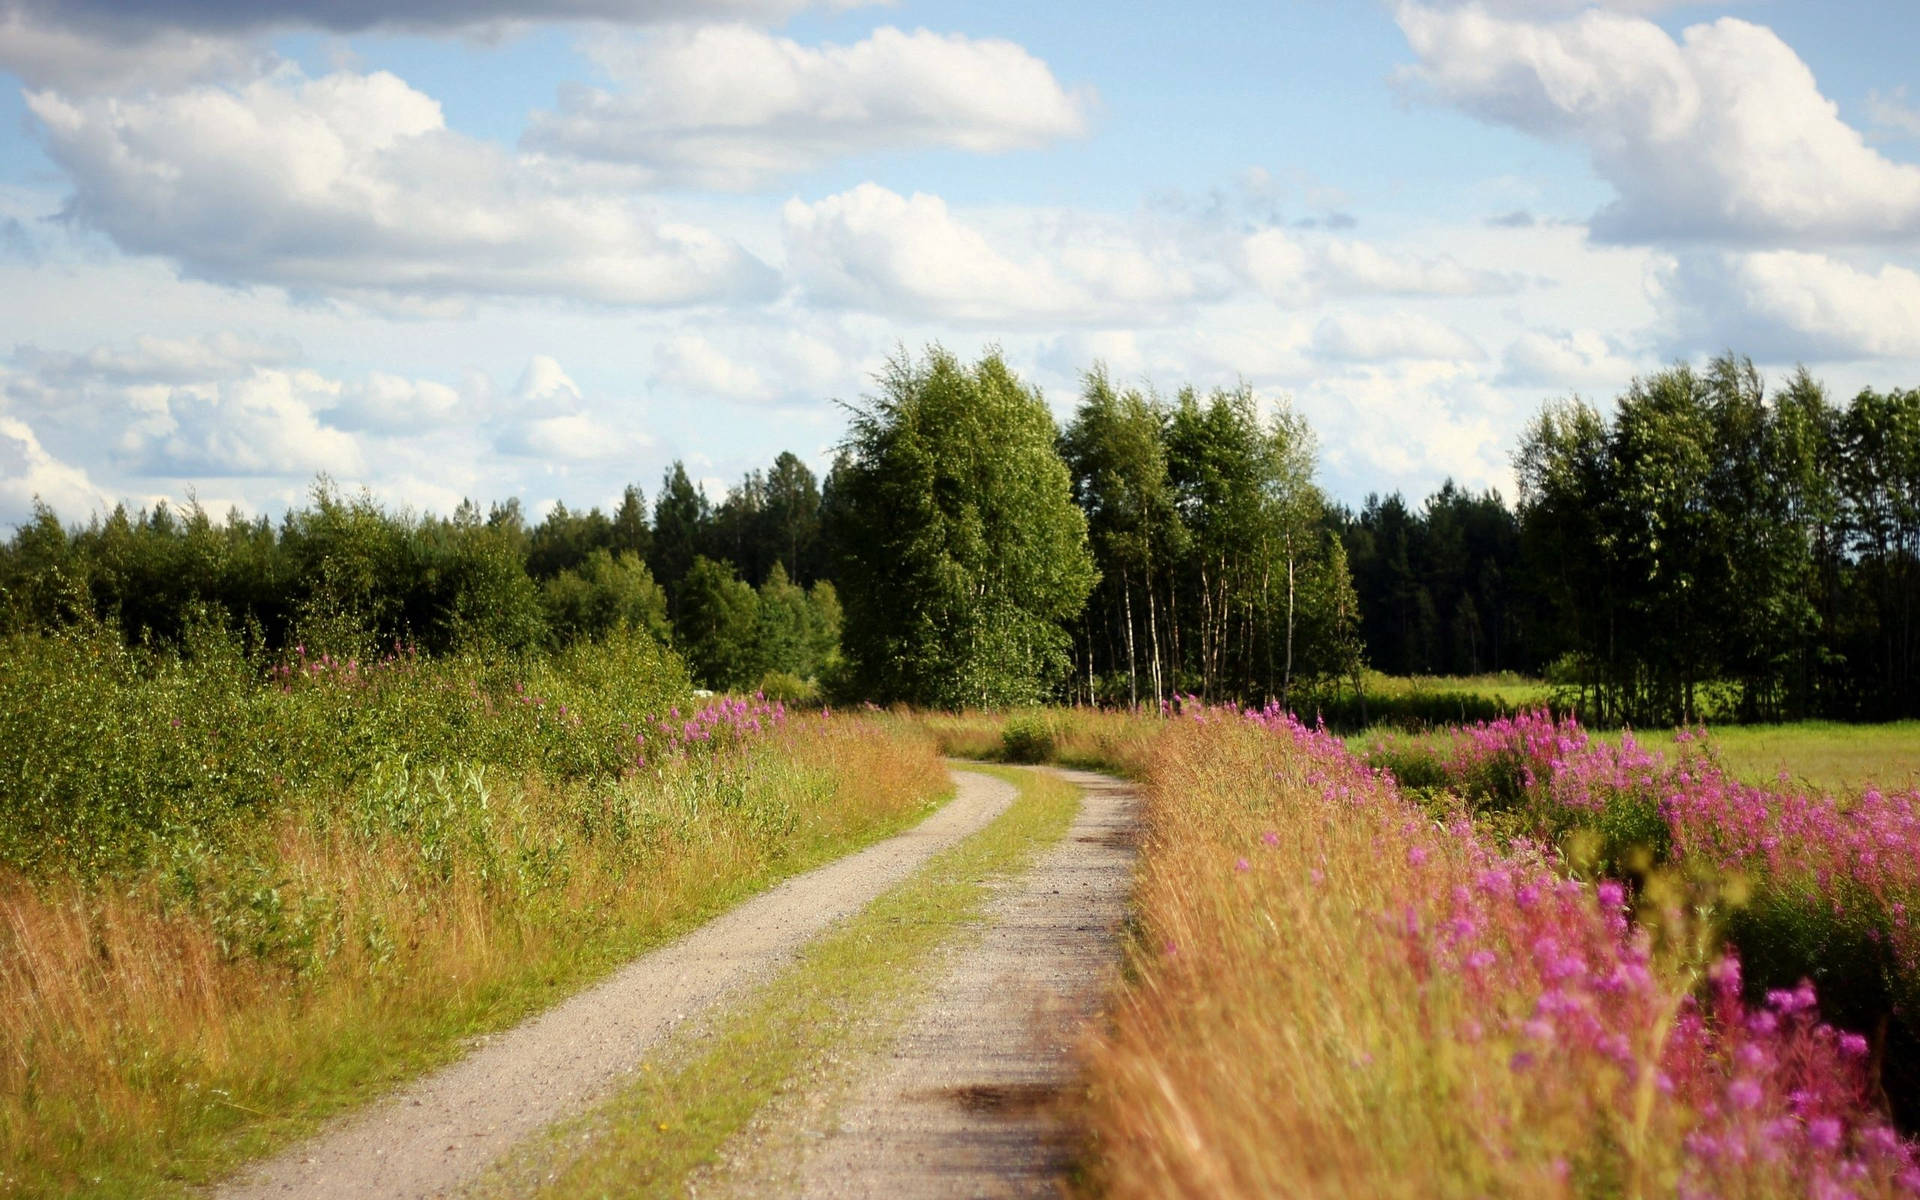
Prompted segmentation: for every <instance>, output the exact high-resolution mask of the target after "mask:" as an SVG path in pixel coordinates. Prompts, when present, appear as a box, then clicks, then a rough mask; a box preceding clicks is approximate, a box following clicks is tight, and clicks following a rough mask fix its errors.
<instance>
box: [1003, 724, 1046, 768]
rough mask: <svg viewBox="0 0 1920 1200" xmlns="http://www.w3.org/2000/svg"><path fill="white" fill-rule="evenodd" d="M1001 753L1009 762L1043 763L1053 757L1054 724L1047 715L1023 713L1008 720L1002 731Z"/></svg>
mask: <svg viewBox="0 0 1920 1200" xmlns="http://www.w3.org/2000/svg"><path fill="white" fill-rule="evenodd" d="M1000 751H1001V755H1002V757H1004V758H1005V759H1006V760H1007V761H1008V762H1016V763H1041V762H1046V761H1048V760H1049V759H1051V758H1052V757H1053V752H1054V730H1053V722H1052V721H1050V720H1049V719H1048V718H1047V716H1046V714H1045V713H1021V714H1018V715H1016V716H1012V717H1009V718H1007V724H1006V727H1005V728H1004V729H1002V730H1001V731H1000Z"/></svg>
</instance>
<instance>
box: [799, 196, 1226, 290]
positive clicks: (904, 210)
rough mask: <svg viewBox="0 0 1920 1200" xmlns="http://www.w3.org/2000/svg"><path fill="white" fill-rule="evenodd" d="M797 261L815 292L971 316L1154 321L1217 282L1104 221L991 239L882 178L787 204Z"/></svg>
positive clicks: (1037, 223) (1070, 221)
mask: <svg viewBox="0 0 1920 1200" xmlns="http://www.w3.org/2000/svg"><path fill="white" fill-rule="evenodd" d="M784 215H785V222H786V243H787V262H788V267H789V270H790V271H791V272H792V274H793V276H794V277H795V278H796V279H797V280H798V281H799V282H800V283H801V284H802V286H803V287H805V288H806V290H807V291H808V293H809V294H810V295H812V296H813V297H814V298H816V299H818V300H820V301H823V302H825V303H828V304H835V305H843V306H846V307H849V308H862V309H867V310H869V311H874V312H882V313H895V314H897V313H903V312H904V313H906V314H909V315H913V316H919V317H933V318H943V319H946V320H951V321H959V322H966V323H983V324H995V323H1025V322H1032V321H1043V322H1051V323H1059V322H1069V323H1074V324H1081V323H1099V322H1107V323H1111V322H1112V321H1113V319H1114V318H1115V317H1116V316H1117V315H1120V314H1125V315H1126V316H1128V317H1129V318H1131V319H1134V320H1141V321H1147V322H1152V321H1154V320H1159V319H1165V316H1166V314H1167V313H1168V312H1170V311H1171V310H1172V309H1174V308H1176V307H1177V306H1179V305H1182V304H1185V303H1188V302H1191V301H1193V300H1196V299H1200V298H1203V297H1204V296H1205V295H1207V294H1208V293H1209V292H1210V291H1211V290H1212V289H1213V288H1214V287H1215V286H1216V285H1215V284H1213V283H1211V282H1210V281H1209V280H1208V279H1206V278H1205V277H1204V275H1205V272H1204V271H1203V270H1196V268H1195V265H1194V264H1193V263H1192V262H1190V261H1188V259H1187V258H1186V256H1185V255H1184V254H1183V252H1181V250H1180V249H1179V248H1178V247H1177V246H1174V245H1172V244H1165V243H1163V244H1153V243H1148V242H1144V241H1142V240H1139V239H1137V238H1134V237H1131V236H1129V235H1128V234H1127V233H1126V232H1125V231H1123V230H1119V229H1114V228H1111V227H1106V226H1103V225H1102V224H1101V222H1100V221H1099V220H1098V219H1097V218H1093V217H1091V216H1084V217H1083V216H1074V217H1069V218H1066V219H1064V220H1057V221H1056V220H1046V219H1035V220H1031V221H1028V222H1026V223H1024V226H1023V227H1022V228H1020V229H1017V230H1015V231H1012V232H1011V233H1007V234H1002V235H1001V236H998V237H996V238H993V239H990V238H989V237H988V236H987V235H986V234H985V233H984V232H982V230H981V229H980V228H978V227H976V226H975V225H972V224H968V223H967V222H965V221H962V220H961V219H959V218H958V217H956V216H954V214H953V213H951V212H950V211H949V210H948V208H947V205H946V202H945V201H943V200H942V199H940V197H938V196H932V195H928V194H926V193H923V192H916V193H914V195H913V196H911V197H905V196H901V195H899V194H898V193H896V192H892V191H889V190H887V189H886V188H883V187H880V186H879V185H877V184H873V183H863V184H861V185H859V186H858V187H856V188H854V189H853V190H851V191H848V192H842V193H840V194H839V195H835V196H829V197H827V198H825V199H823V200H820V201H817V202H815V203H813V204H807V203H804V202H802V201H800V200H791V201H789V202H788V203H787V205H786V209H785V214H784Z"/></svg>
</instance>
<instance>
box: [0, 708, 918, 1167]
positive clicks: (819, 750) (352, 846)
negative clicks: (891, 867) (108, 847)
mask: <svg viewBox="0 0 1920 1200" xmlns="http://www.w3.org/2000/svg"><path fill="white" fill-rule="evenodd" d="M946 788H947V783H946V776H945V772H944V770H943V769H942V767H941V764H940V762H939V761H938V759H937V757H936V756H935V754H934V752H933V747H932V745H931V744H930V743H929V742H928V741H926V740H924V739H921V740H915V739H911V738H903V737H902V736H901V734H900V731H899V730H897V729H893V728H890V727H883V726H882V725H881V724H880V723H879V722H876V721H873V720H871V719H867V718H861V717H838V718H832V719H821V718H818V717H811V718H795V719H794V720H793V721H792V722H790V723H789V724H787V725H786V726H784V727H782V728H780V729H777V730H769V731H767V732H766V733H764V734H757V735H755V736H754V737H752V738H751V739H745V740H743V741H742V742H741V743H740V744H738V745H734V746H731V747H729V748H721V749H717V750H715V751H714V752H713V753H711V754H706V753H702V754H688V755H685V756H682V757H675V758H663V760H662V761H661V762H659V763H656V764H655V765H653V766H651V767H650V768H648V769H647V770H645V771H641V772H636V773H633V774H631V775H629V776H628V777H626V778H623V779H613V778H598V779H584V780H575V781H565V780H553V779H549V778H541V777H529V778H525V779H521V780H516V781H513V782H511V783H499V784H496V783H494V782H493V781H491V780H490V779H489V778H488V777H487V776H486V775H485V774H484V773H481V772H478V771H468V772H463V773H460V774H457V775H452V776H449V775H448V774H446V773H436V772H425V771H412V772H409V771H407V770H405V769H404V768H401V769H397V770H393V771H386V772H383V773H379V774H377V775H376V777H375V778H373V779H371V780H369V781H367V782H365V783H363V784H361V785H359V786H357V787H355V788H352V789H348V790H345V791H341V792H335V793H327V794H318V795H314V796H311V797H309V798H308V799H307V800H306V801H305V802H303V803H300V804H296V805H289V806H288V807H287V809H286V810H285V811H283V812H282V813H280V814H279V815H278V816H276V817H274V818H272V819H270V820H267V821H264V822H262V823H260V824H259V826H258V828H257V829H255V830H253V831H252V833H251V834H250V835H248V834H242V835H236V836H234V837H233V838H231V839H229V840H228V841H226V842H223V843H222V844H220V845H219V846H218V847H217V848H215V847H210V846H207V845H205V844H196V843H193V842H191V841H187V840H185V839H181V840H179V841H176V842H175V843H173V844H171V845H169V846H168V847H166V854H165V856H164V857H162V858H160V859H159V861H157V862H156V863H155V864H154V865H153V866H152V867H150V868H147V869H144V870H142V871H140V872H137V873H132V874H124V873H123V874H121V875H118V876H115V877H113V878H112V879H111V880H110V881H108V882H93V881H86V880H76V879H72V878H67V879H59V878H56V879H53V880H48V881H39V882H34V881H29V880H27V879H24V878H21V877H17V876H16V877H13V878H9V879H6V880H4V881H0V1193H5V1194H19V1195H53V1194H70V1193H73V1192H85V1193H87V1194H91V1195H103V1196H151V1195H166V1194H184V1193H185V1192H187V1190H188V1189H189V1188H190V1187H193V1186H195V1185H200V1184H205V1183H207V1182H210V1181H212V1180H215V1179H217V1178H219V1177H220V1176H221V1175H222V1174H224V1173H225V1172H227V1171H228V1170H230V1169H231V1168H233V1167H234V1166H235V1165H237V1164H239V1163H240V1162H242V1161H244V1160H245V1159H247V1158H250V1157H253V1156H255V1155H258V1154H261V1153H265V1152H268V1151H270V1150H272V1149H274V1148H276V1147H278V1146H280V1145H284V1144H286V1143H287V1142H289V1141H290V1140H292V1139H294V1138H297V1137H299V1136H301V1135H303V1134H305V1133H308V1132H310V1131H311V1130H312V1129H314V1128H315V1127H316V1126H317V1125H318V1123H319V1122H320V1121H321V1120H322V1119H324V1118H325V1117H327V1116H329V1115H331V1114H333V1113H335V1112H338V1111H340V1110H342V1109H344V1108H347V1107H350V1106H352V1105H355V1104H358V1103H361V1102H364V1101H366V1100H368V1099H371V1098H373V1097H375V1096H377V1095H379V1094H381V1093H383V1092H385V1091H386V1090H387V1089H388V1088H390V1087H391V1086H393V1085H394V1084H396V1083H397V1082H400V1081H402V1080H404V1079H405V1078H407V1077H410V1076H412V1075H414V1074H417V1073H418V1072H420V1071H422V1070H424V1069H427V1068H429V1067H432V1066H434V1065H437V1064H439V1063H442V1062H445V1061H447V1060H449V1059H451V1058H452V1057H454V1056H455V1055H456V1054H457V1053H458V1052H459V1049H460V1046H461V1043H462V1041H463V1040H464V1039H466V1038H468V1037H470V1036H472V1035H475V1034H479V1033H484V1032H490V1031H493V1030H498V1029H501V1028H504V1027H507V1026H510V1025H511V1024H513V1023H514V1022H515V1021H517V1020H519V1019H520V1018H521V1017H523V1016H525V1015H526V1014H528V1013H530V1012H532V1011H535V1010H537V1009H540V1008H542V1007H545V1006H547V1005H549V1004H551V1003H553V1002H554V1001H556V1000H558V999H559V998H561V997H563V996H564V995H566V994H568V993H570V992H572V991H574V990H577V989H578V988H579V987H581V986H583V985H585V984H586V983H588V982H591V981H592V980H593V979H595V978H597V977H599V976H601V975H603V974H604V973H605V972H606V971H608V970H610V969H612V968H613V967H615V966H617V965H618V964H619V963H621V962H623V961H625V960H626V959H628V958H630V957H632V956H633V955H634V954H636V953H638V952H640V951H641V950H644V949H645V948H647V947H649V946H652V945H655V944H658V943H660V942H662V941H664V940H667V939H669V938H671V937H673V936H675V935H677V934H678V933H679V932H681V931H683V930H685V929H686V928H689V927H691V926H692V925H694V924H696V923H698V922H699V921H701V920H703V919H705V918H706V917H708V916H710V915H712V914H714V913H716V912H718V911H720V910H722V909H724V908H726V907H728V906H730V905H732V904H733V903H735V902H737V901H738V900H740V899H741V898H743V897H745V896H746V895H748V894H750V893H752V892H756V891H759V890H761V889H763V888H765V887H767V886H770V885H771V884H773V883H774V882H776V881H778V880H779V879H781V878H784V877H786V876H788V875H791V874H794V873H796V872H799V871H802V870H805V869H807V868H809V867H812V866H814V865H817V864H819V863H821V862H825V861H827V860H830V859H832V858H835V857H838V856H840V855H842V854H845V853H847V852H848V851H850V850H852V849H854V848H857V847H858V846H861V845H864V844H867V843H869V842H872V841H874V840H877V839H878V838H881V837H883V836H886V835H888V834H890V833H892V832H895V831H897V830H899V829H902V828H904V827H906V826H907V825H908V824H910V823H912V822H913V821H914V820H916V819H918V818H919V817H921V816H923V815H924V814H925V813H926V812H927V811H929V809H930V807H931V806H932V804H933V802H934V801H935V799H936V798H937V797H938V796H940V795H941V794H943V793H944V792H945V791H946Z"/></svg>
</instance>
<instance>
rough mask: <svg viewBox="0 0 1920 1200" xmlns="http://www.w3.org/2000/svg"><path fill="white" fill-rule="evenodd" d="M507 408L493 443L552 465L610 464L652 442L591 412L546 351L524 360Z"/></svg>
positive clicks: (571, 382)
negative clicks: (504, 418)
mask: <svg viewBox="0 0 1920 1200" xmlns="http://www.w3.org/2000/svg"><path fill="white" fill-rule="evenodd" d="M506 407H507V409H508V411H509V413H510V414H511V415H510V416H508V417H507V419H506V420H505V421H503V422H502V423H501V425H500V426H499V431H498V435H497V436H496V437H495V439H494V447H495V449H497V450H499V451H500V452H501V453H502V454H510V455H514V456H516V457H519V458H538V459H544V460H546V461H547V462H548V463H549V464H552V465H555V466H565V465H569V464H574V463H595V462H610V461H613V460H616V459H620V458H623V457H626V456H628V455H631V454H632V453H633V452H634V451H636V450H638V449H640V448H641V447H643V446H646V445H647V444H649V442H650V441H651V439H650V438H648V437H647V435H646V434H645V433H644V432H643V431H641V430H637V429H633V428H631V427H627V426H624V425H619V424H615V423H613V422H611V421H608V420H606V419H604V418H602V417H600V416H598V415H596V414H595V413H594V412H592V411H591V410H590V408H589V406H588V404H587V400H586V397H585V396H584V395H583V394H582V392H581V390H580V385H579V384H577V383H575V382H574V381H573V377H572V376H570V375H568V374H567V372H566V369H565V368H564V367H562V366H561V365H560V363H559V362H558V361H557V360H555V359H554V358H553V357H551V356H550V355H545V354H536V355H534V356H533V358H532V359H531V360H529V361H528V363H527V367H526V369H525V370H524V371H522V372H521V373H520V380H519V382H518V383H516V384H515V385H514V387H513V392H512V394H511V395H510V396H509V397H508V401H507V405H506Z"/></svg>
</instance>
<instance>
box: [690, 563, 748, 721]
mask: <svg viewBox="0 0 1920 1200" xmlns="http://www.w3.org/2000/svg"><path fill="white" fill-rule="evenodd" d="M673 628H674V634H675V641H676V644H677V645H678V647H679V649H680V652H681V653H682V654H684V655H685V656H686V659H687V666H688V668H689V669H690V670H691V671H692V672H693V675H694V678H696V679H698V680H700V682H701V683H703V684H705V685H706V686H707V687H710V688H721V689H725V688H745V687H748V686H750V685H751V684H752V683H753V681H754V680H755V679H757V678H759V673H758V670H757V667H758V662H757V655H756V652H755V642H756V639H757V638H758V635H759V628H760V605H759V599H758V597H756V596H755V595H754V592H753V589H752V588H750V587H748V586H747V585H746V584H745V583H743V582H741V580H740V579H739V578H737V577H736V576H735V575H734V573H733V567H732V566H730V565H728V564H727V563H720V562H715V561H714V560H712V559H710V558H708V557H706V556H705V555H699V556H697V557H695V558H694V560H693V565H691V566H690V567H688V568H687V573H686V576H685V577H684V578H683V579H682V580H681V581H680V605H679V609H678V611H677V612H675V614H674V621H673Z"/></svg>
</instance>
